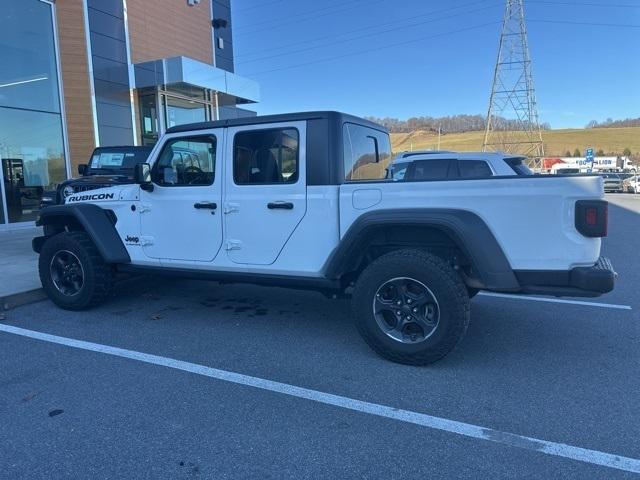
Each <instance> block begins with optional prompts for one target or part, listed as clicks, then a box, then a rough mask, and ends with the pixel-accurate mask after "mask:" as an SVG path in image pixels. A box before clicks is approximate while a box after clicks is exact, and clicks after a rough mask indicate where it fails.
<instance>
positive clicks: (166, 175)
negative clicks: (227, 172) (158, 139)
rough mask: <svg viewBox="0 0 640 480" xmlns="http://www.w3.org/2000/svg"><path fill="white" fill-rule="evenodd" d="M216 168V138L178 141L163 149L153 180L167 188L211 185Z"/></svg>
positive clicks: (181, 139)
mask: <svg viewBox="0 0 640 480" xmlns="http://www.w3.org/2000/svg"><path fill="white" fill-rule="evenodd" d="M215 168H216V138H215V137H214V136H206V137H188V138H176V139H173V140H169V141H168V142H167V143H166V144H165V146H164V147H163V149H162V152H161V153H160V157H159V158H158V161H157V162H156V164H155V165H154V167H153V171H152V175H151V179H152V180H153V182H154V183H156V184H157V185H162V186H165V187H181V186H189V185H191V186H197V185H211V184H213V180H214V178H215Z"/></svg>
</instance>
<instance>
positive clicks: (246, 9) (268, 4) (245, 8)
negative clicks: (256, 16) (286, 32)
mask: <svg viewBox="0 0 640 480" xmlns="http://www.w3.org/2000/svg"><path fill="white" fill-rule="evenodd" d="M283 1H284V0H273V1H272V2H263V3H261V4H259V5H252V6H250V7H244V8H238V9H236V8H235V7H233V10H234V12H246V11H249V10H255V9H256V8H262V7H268V6H270V5H274V4H276V3H282V2H283Z"/></svg>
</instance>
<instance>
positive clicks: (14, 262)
mask: <svg viewBox="0 0 640 480" xmlns="http://www.w3.org/2000/svg"><path fill="white" fill-rule="evenodd" d="M40 235H42V229H41V228H38V227H30V228H21V229H17V230H11V231H6V232H0V309H3V308H5V309H6V308H10V307H11V306H15V305H18V304H23V303H29V302H31V301H35V300H39V299H41V298H44V293H43V292H42V290H41V287H42V286H41V285H40V278H39V277H38V256H37V255H36V254H35V252H34V251H33V250H32V249H31V239H32V238H33V237H36V236H40Z"/></svg>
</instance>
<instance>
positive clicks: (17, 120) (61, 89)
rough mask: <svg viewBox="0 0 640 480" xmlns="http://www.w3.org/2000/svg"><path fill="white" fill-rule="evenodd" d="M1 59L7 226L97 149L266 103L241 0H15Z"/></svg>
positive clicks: (2, 33)
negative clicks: (242, 72) (247, 45)
mask: <svg viewBox="0 0 640 480" xmlns="http://www.w3.org/2000/svg"><path fill="white" fill-rule="evenodd" d="M0 65H2V69H0V159H1V161H2V169H0V177H1V178H0V179H1V180H2V182H1V187H0V188H1V192H0V193H1V194H2V195H1V200H0V202H1V204H0V230H1V229H6V228H11V227H15V226H22V225H29V224H31V222H33V220H34V219H35V217H36V216H37V212H38V206H39V203H40V197H41V195H42V192H43V191H45V190H50V189H52V188H54V186H55V185H56V184H57V183H59V182H60V181H62V180H64V179H65V178H68V177H70V176H72V175H73V174H74V173H75V172H76V170H77V166H78V165H79V164H83V163H87V162H88V160H89V156H90V154H91V152H92V151H93V149H94V148H95V147H96V146H114V145H149V144H153V143H155V142H156V141H157V139H158V137H159V135H161V134H162V133H163V132H164V131H165V130H166V129H167V128H169V127H171V126H174V125H178V124H182V123H190V122H198V121H205V120H217V119H224V118H235V117H238V116H246V115H253V114H254V113H253V112H251V111H250V110H247V109H246V108H245V107H246V106H247V105H249V104H251V103H255V102H257V101H258V100H259V91H258V85H257V84H256V83H255V82H253V81H252V80H249V79H246V78H242V77H240V76H238V75H236V74H235V73H234V60H233V36H232V25H231V5H230V0H152V1H149V0H57V1H55V0H3V1H2V8H1V9H0Z"/></svg>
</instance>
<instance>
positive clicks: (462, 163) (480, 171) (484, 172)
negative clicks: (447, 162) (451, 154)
mask: <svg viewBox="0 0 640 480" xmlns="http://www.w3.org/2000/svg"><path fill="white" fill-rule="evenodd" d="M458 171H459V173H460V178H461V179H468V178H487V177H491V176H493V172H492V171H491V168H490V167H489V165H488V164H487V162H485V161H484V160H459V161H458Z"/></svg>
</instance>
